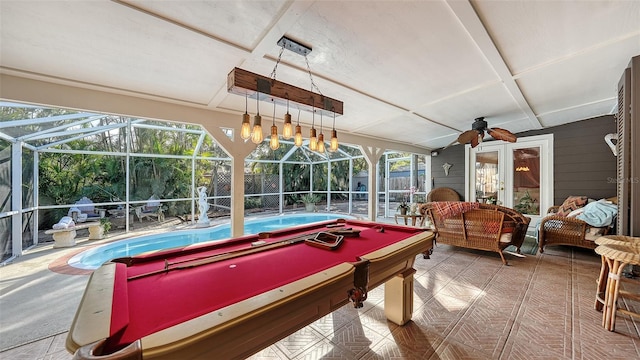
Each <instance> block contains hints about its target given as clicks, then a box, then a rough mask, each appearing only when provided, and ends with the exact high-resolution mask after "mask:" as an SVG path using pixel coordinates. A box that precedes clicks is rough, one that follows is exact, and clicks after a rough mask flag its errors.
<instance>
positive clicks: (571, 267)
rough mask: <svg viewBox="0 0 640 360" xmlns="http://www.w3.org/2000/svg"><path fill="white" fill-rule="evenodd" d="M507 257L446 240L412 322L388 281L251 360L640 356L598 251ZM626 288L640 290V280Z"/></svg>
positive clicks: (422, 273) (25, 355)
mask: <svg viewBox="0 0 640 360" xmlns="http://www.w3.org/2000/svg"><path fill="white" fill-rule="evenodd" d="M506 257H507V259H508V260H509V266H503V265H502V263H501V261H500V258H499V256H498V255H497V254H495V253H489V252H480V251H471V250H464V249H457V248H453V247H450V246H448V245H439V246H437V247H436V248H434V253H433V255H432V257H431V259H428V260H425V259H422V258H421V257H418V259H417V260H416V269H417V273H416V275H415V279H416V282H415V288H414V289H415V290H414V313H413V320H412V321H411V322H409V323H408V324H407V325H405V326H402V327H400V326H396V325H394V324H392V323H390V322H387V321H386V320H385V318H384V312H383V286H381V287H378V288H377V289H375V290H373V291H371V292H370V294H369V298H368V299H367V301H366V303H365V307H364V308H363V309H359V310H356V309H353V308H352V306H351V305H346V306H345V307H343V308H341V309H339V310H337V311H335V312H334V313H332V314H330V315H328V316H326V317H324V318H322V319H320V320H318V321H316V322H315V323H313V324H312V325H309V326H307V327H305V328H303V329H302V330H300V331H298V332H296V333H294V334H292V335H291V336H289V337H287V338H285V339H282V340H281V341H279V342H278V343H276V344H273V345H272V346H270V347H269V348H266V349H264V350H263V351H261V352H260V353H258V354H256V355H254V356H253V357H252V358H251V359H598V360H599V359H609V360H613V359H638V358H640V321H638V320H635V321H634V320H631V319H630V318H629V317H628V316H618V318H617V322H616V331H615V332H608V331H606V330H604V329H603V328H602V327H601V325H600V322H601V313H599V312H597V311H595V310H594V307H593V306H594V298H595V288H596V284H595V280H596V278H597V276H598V272H599V269H600V259H599V257H597V256H596V255H595V254H594V253H593V251H588V250H583V249H572V248H567V247H551V248H548V249H547V251H545V253H544V254H543V255H541V254H538V255H527V256H526V258H517V257H515V256H512V255H506ZM8 266H14V265H8ZM67 276H86V275H67ZM625 286H627V287H628V288H629V289H630V290H632V291H636V292H640V285H638V283H637V280H634V283H631V284H628V285H625ZM629 305H630V306H632V307H635V310H636V311H638V310H640V306H639V305H638V304H637V303H630V304H629ZM2 311H7V309H2ZM65 337H66V333H65V332H62V333H58V334H57V335H54V336H50V337H46V338H44V339H41V340H38V341H34V342H31V343H29V344H26V345H23V346H19V347H15V348H12V349H9V350H7V351H4V352H1V353H0V359H3V360H4V359H12V360H13V359H29V360H40V359H47V360H52V359H71V355H69V354H68V353H67V352H66V350H65V349H64V339H65Z"/></svg>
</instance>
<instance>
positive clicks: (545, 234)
mask: <svg viewBox="0 0 640 360" xmlns="http://www.w3.org/2000/svg"><path fill="white" fill-rule="evenodd" d="M559 208H560V207H559V206H552V207H550V208H549V210H548V211H547V214H550V215H547V216H545V217H544V218H543V219H542V221H541V222H540V228H539V229H538V247H539V249H540V253H543V252H544V248H545V246H549V245H569V246H577V247H581V248H585V249H595V248H596V247H597V246H598V245H596V243H595V240H596V239H597V238H599V237H600V236H603V235H607V234H608V233H609V231H610V228H609V227H601V228H599V227H592V226H590V225H589V224H587V223H586V222H584V221H582V220H580V219H577V218H574V217H566V216H557V215H553V214H555V213H556V212H557V211H558V209H559Z"/></svg>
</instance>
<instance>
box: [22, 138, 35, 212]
mask: <svg viewBox="0 0 640 360" xmlns="http://www.w3.org/2000/svg"><path fill="white" fill-rule="evenodd" d="M33 175H34V174H33V151H31V150H29V149H22V207H23V208H30V207H33V206H35V199H34V198H33V193H34V191H33V190H34V189H33Z"/></svg>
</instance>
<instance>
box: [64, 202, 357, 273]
mask: <svg viewBox="0 0 640 360" xmlns="http://www.w3.org/2000/svg"><path fill="white" fill-rule="evenodd" d="M339 218H346V219H354V217H353V216H349V215H344V214H308V213H305V214H287V215H278V216H270V217H265V218H258V219H253V220H247V221H245V223H244V233H245V235H249V234H257V233H259V232H263V231H271V230H277V229H283V228H287V227H291V226H296V225H303V224H310V223H314V222H319V221H326V220H332V219H339ZM230 237H231V224H222V225H218V226H214V227H210V228H206V229H189V230H179V231H171V232H167V233H162V234H153V235H145V236H140V237H136V238H132V239H127V240H121V241H115V242H113V243H109V244H105V245H101V246H98V247H95V248H92V249H88V250H86V251H83V252H81V253H79V254H77V255H75V256H73V257H72V258H71V259H69V261H68V264H69V265H71V266H73V267H75V268H79V269H87V270H93V269H97V268H98V267H100V265H102V264H104V263H105V262H107V261H109V260H111V259H115V258H119V257H125V256H133V255H138V254H141V253H144V252H147V251H156V250H162V249H169V248H174V247H180V246H186V245H191V244H197V243H201V242H205V241H211V240H221V239H227V238H230Z"/></svg>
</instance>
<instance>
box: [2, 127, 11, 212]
mask: <svg viewBox="0 0 640 360" xmlns="http://www.w3.org/2000/svg"><path fill="white" fill-rule="evenodd" d="M10 210H11V144H10V143H9V142H8V141H5V140H3V139H0V213H2V212H7V211H10Z"/></svg>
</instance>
